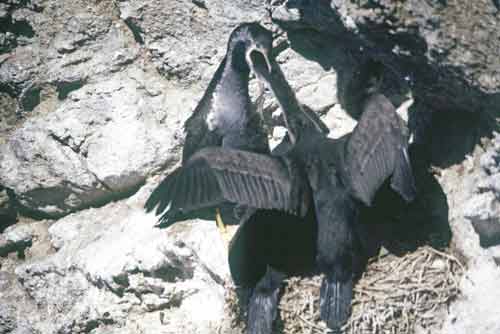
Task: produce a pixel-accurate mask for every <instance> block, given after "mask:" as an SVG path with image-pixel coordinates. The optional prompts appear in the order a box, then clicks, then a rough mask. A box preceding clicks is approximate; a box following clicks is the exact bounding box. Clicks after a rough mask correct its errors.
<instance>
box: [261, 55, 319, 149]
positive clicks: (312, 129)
mask: <svg viewBox="0 0 500 334" xmlns="http://www.w3.org/2000/svg"><path fill="white" fill-rule="evenodd" d="M265 80H266V81H267V82H268V84H269V86H270V88H271V90H272V92H273V94H274V96H275V97H276V99H277V100H278V103H279V105H280V107H281V109H282V110H283V115H284V119H285V124H286V127H287V128H288V131H289V133H290V137H291V138H290V139H291V140H292V143H294V144H296V142H297V141H299V140H302V139H304V140H307V137H309V136H310V135H322V133H323V127H322V126H321V124H319V122H320V121H318V120H315V119H313V118H312V117H310V116H309V115H307V113H306V112H305V111H304V110H303V109H302V107H301V106H300V104H299V102H298V101H297V97H296V96H295V93H294V92H293V90H292V88H291V87H290V85H289V84H288V82H287V81H286V78H285V76H284V74H283V72H282V71H281V69H280V67H279V65H278V64H276V63H275V62H274V61H273V62H272V73H271V75H270V76H266V78H265ZM303 132H307V134H303V135H302V136H301V133H303Z"/></svg>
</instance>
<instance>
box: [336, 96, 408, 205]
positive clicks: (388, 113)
mask: <svg viewBox="0 0 500 334" xmlns="http://www.w3.org/2000/svg"><path fill="white" fill-rule="evenodd" d="M407 132H408V130H407V129H406V126H405V125H404V123H403V121H402V119H400V117H399V116H398V115H397V113H396V110H395V108H394V106H393V105H392V103H391V102H390V101H389V100H388V99H387V98H386V97H385V96H383V95H381V94H377V95H373V96H371V97H369V98H368V99H367V101H366V102H365V104H364V107H363V114H362V116H361V118H360V120H359V122H358V125H357V126H356V128H355V129H354V131H353V132H352V134H351V137H350V139H349V140H348V141H347V143H346V146H345V158H344V159H345V160H344V163H345V170H344V178H345V179H346V180H345V181H346V183H347V184H348V185H349V187H350V190H351V193H352V194H353V195H354V196H355V197H356V198H358V199H359V200H361V201H362V202H363V203H365V204H366V205H370V204H371V202H372V200H373V197H374V196H375V193H376V191H377V190H378V189H379V187H380V186H381V185H382V184H383V183H384V181H385V180H387V179H388V178H389V177H391V176H392V179H391V186H392V188H393V189H394V190H395V191H397V192H398V193H399V194H400V195H401V196H402V197H403V198H404V199H405V200H407V201H410V200H412V199H413V198H414V197H415V193H416V190H415V184H414V179H413V173H412V169H411V165H410V161H409V160H408V138H407Z"/></svg>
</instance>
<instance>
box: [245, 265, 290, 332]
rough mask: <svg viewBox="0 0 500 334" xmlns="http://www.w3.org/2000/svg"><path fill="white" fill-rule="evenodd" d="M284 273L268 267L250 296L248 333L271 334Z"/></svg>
mask: <svg viewBox="0 0 500 334" xmlns="http://www.w3.org/2000/svg"><path fill="white" fill-rule="evenodd" d="M283 278H284V276H283V274H281V273H279V272H277V271H275V270H273V269H271V268H270V267H268V270H267V272H266V274H265V275H264V277H263V278H262V279H261V280H260V281H259V282H258V283H257V286H256V287H255V290H254V292H253V294H252V296H251V297H250V303H249V309H248V326H247V327H248V334H271V333H272V329H273V322H274V320H275V319H276V316H277V314H278V295H279V291H280V286H281V282H282V280H283Z"/></svg>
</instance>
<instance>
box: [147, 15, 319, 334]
mask: <svg viewBox="0 0 500 334" xmlns="http://www.w3.org/2000/svg"><path fill="white" fill-rule="evenodd" d="M271 49H272V34H271V32H270V31H268V30H266V29H264V28H263V27H261V26H260V25H259V24H257V23H249V24H242V25H240V26H238V27H237V28H236V29H235V30H234V31H233V32H232V33H231V36H230V38H229V42H228V47H227V55H226V57H225V58H224V60H223V61H222V62H221V64H220V66H219V68H218V70H217V71H216V73H215V75H214V77H213V79H212V80H211V82H210V84H209V86H208V88H207V90H206V92H205V94H204V95H203V97H202V99H201V101H200V102H199V104H198V106H197V107H196V109H195V111H194V113H193V115H192V116H191V117H190V118H189V119H188V120H187V121H186V124H185V130H186V141H185V144H184V150H183V158H182V166H181V167H179V168H177V169H176V170H175V171H173V172H172V173H171V174H170V175H168V176H167V177H166V178H165V179H164V180H163V181H162V182H161V184H160V185H159V186H158V187H157V188H156V189H155V190H154V191H153V193H152V194H151V196H150V197H149V199H148V200H147V202H146V204H145V208H146V210H147V211H152V210H154V209H155V208H156V211H155V212H156V214H157V215H161V217H160V219H159V223H160V224H159V225H160V226H162V227H166V226H169V225H170V224H172V223H174V222H176V221H179V220H183V219H186V218H191V217H208V218H211V217H213V214H214V208H217V209H216V212H217V214H216V220H217V223H218V226H219V228H221V227H223V224H222V221H224V222H225V223H227V222H230V223H237V224H240V223H241V224H240V228H239V229H238V231H237V232H236V234H235V236H234V237H233V239H232V240H231V243H230V245H229V254H228V257H229V264H230V269H231V276H232V278H233V281H234V282H235V284H236V285H237V286H240V287H241V289H240V290H239V291H240V292H241V293H240V294H239V296H243V297H246V298H249V300H243V301H242V302H243V303H245V304H248V331H249V333H252V334H257V333H270V331H271V325H272V322H273V320H274V318H275V316H276V312H277V295H278V291H279V287H280V284H281V281H282V279H283V277H284V276H283V274H282V273H281V271H283V272H286V273H289V274H293V273H296V272H300V271H310V270H311V268H310V266H311V264H313V263H314V251H315V248H314V240H315V234H314V229H315V224H314V211H313V210H309V211H308V210H307V209H308V206H307V205H305V203H306V202H305V201H304V198H306V197H307V196H310V191H309V189H308V185H307V183H304V182H303V181H302V180H303V179H304V177H300V176H299V174H300V173H301V171H300V169H298V168H297V167H296V166H295V164H294V163H293V161H290V160H289V159H286V158H284V157H283V158H280V157H272V156H271V155H270V152H269V146H268V142H267V135H266V133H265V131H264V128H263V127H262V123H261V118H260V115H258V114H257V113H256V112H255V111H254V110H253V109H252V106H251V102H250V97H249V94H248V81H249V74H250V70H251V69H252V68H253V61H252V59H258V61H259V64H260V61H262V63H263V64H267V65H264V66H265V67H266V68H267V69H263V70H264V71H269V70H270V66H271V65H270V62H269V53H270V51H271ZM255 73H256V75H257V76H260V71H259V72H257V71H255ZM219 209H221V210H220V211H219ZM221 216H222V218H223V219H221ZM297 244H300V245H301V247H297V246H296V245H297ZM278 270H279V271H278Z"/></svg>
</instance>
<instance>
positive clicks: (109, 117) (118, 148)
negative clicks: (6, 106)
mask: <svg viewBox="0 0 500 334" xmlns="http://www.w3.org/2000/svg"><path fill="white" fill-rule="evenodd" d="M192 101H193V97H192V94H191V92H189V91H188V92H183V91H180V90H179V89H177V88H175V87H168V86H166V85H165V84H164V82H163V81H162V80H161V79H160V78H158V77H157V75H156V74H154V73H152V72H151V71H143V70H141V69H138V68H131V69H130V70H128V71H124V72H119V73H116V74H115V75H113V76H111V77H110V78H108V79H107V80H102V81H101V82H99V83H89V84H87V85H86V86H85V87H83V88H81V89H80V90H77V91H74V92H73V93H71V94H70V97H69V98H68V99H67V100H66V101H65V102H64V103H63V104H62V105H61V106H60V107H59V108H58V109H57V110H56V111H54V112H52V113H50V114H45V115H40V116H39V117H33V118H31V119H30V120H28V121H26V122H25V124H24V125H23V127H21V128H20V129H18V130H16V131H15V132H14V133H13V134H12V135H11V136H10V138H9V139H8V140H7V142H6V144H4V145H2V146H0V151H1V152H2V154H1V155H0V166H1V168H0V180H1V181H0V182H2V183H3V184H5V185H6V186H8V187H9V188H11V189H12V190H13V191H14V192H15V193H16V195H17V200H18V201H19V202H20V203H21V204H22V205H23V206H24V207H25V208H27V209H29V210H31V211H35V212H39V213H43V214H45V215H48V216H61V215H64V214H67V213H68V212H71V211H74V210H77V209H80V208H83V207H88V206H90V205H96V204H99V203H103V202H106V201H109V200H111V199H113V198H119V197H122V196H123V194H127V193H130V192H131V191H134V190H135V189H137V187H138V186H139V185H141V184H142V183H143V182H144V180H145V177H146V176H147V175H148V174H149V173H150V172H151V171H153V170H155V169H158V168H160V167H164V166H168V165H172V164H173V163H174V162H175V161H176V160H177V158H178V154H177V152H178V151H179V145H180V143H181V139H180V138H181V126H182V124H183V121H184V119H185V117H186V116H187V115H186V113H185V111H186V110H190V108H191V106H192V105H193V102H192Z"/></svg>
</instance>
